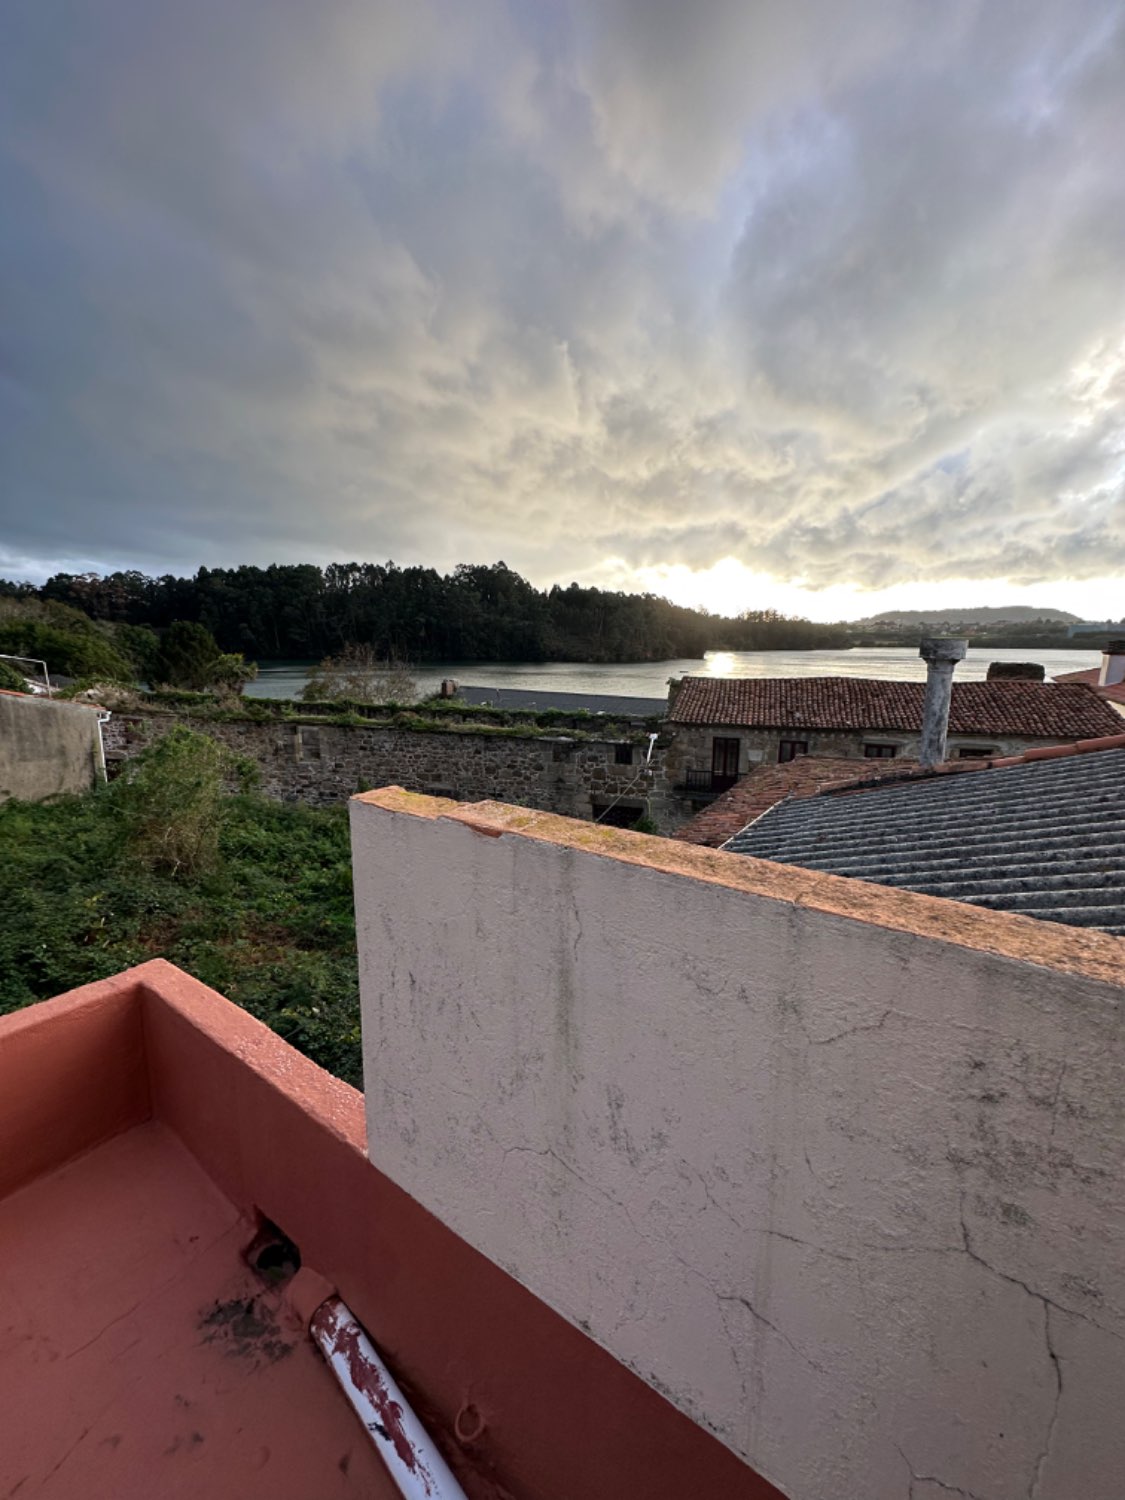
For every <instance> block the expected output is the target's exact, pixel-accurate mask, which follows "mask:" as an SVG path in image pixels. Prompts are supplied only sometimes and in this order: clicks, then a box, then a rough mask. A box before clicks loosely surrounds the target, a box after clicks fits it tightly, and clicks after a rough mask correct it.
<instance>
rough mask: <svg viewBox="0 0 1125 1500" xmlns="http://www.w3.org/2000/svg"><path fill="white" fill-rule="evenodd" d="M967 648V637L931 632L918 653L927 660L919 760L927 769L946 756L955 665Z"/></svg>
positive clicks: (940, 761)
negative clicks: (960, 637) (952, 636)
mask: <svg viewBox="0 0 1125 1500" xmlns="http://www.w3.org/2000/svg"><path fill="white" fill-rule="evenodd" d="M968 649H969V643H968V641H965V640H957V639H954V638H950V637H948V636H931V637H930V638H929V639H928V640H924V641H923V642H922V643H921V645H920V646H919V648H918V655H919V656H920V657H921V658H922V660H923V661H924V662H925V663H926V700H925V702H924V704H923V705H922V738H921V743H920V745H919V750H918V760H919V762H920V763H921V765H922V766H924V767H925V768H926V769H928V770H929V769H932V768H933V767H934V766H940V765H941V763H942V761H943V760H944V759H945V738H946V734H947V733H948V731H949V700H950V696H951V694H952V692H953V668H954V667H955V666H956V665H957V663H958V662H959V661H963V660H964V657H965V652H966V651H967V650H968Z"/></svg>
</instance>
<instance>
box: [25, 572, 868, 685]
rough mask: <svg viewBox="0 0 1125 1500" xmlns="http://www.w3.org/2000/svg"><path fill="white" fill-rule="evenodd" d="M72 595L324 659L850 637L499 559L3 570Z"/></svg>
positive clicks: (233, 648) (602, 651) (101, 613)
mask: <svg viewBox="0 0 1125 1500" xmlns="http://www.w3.org/2000/svg"><path fill="white" fill-rule="evenodd" d="M5 597H6V598H8V599H11V600H23V601H31V600H38V601H40V602H41V603H44V604H56V605H65V606H69V607H70V608H72V609H76V610H79V611H81V612H82V614H84V615H85V616H86V617H87V618H89V619H90V620H92V621H97V622H104V623H105V624H107V625H112V626H114V627H118V628H121V627H147V628H148V629H150V630H153V631H156V632H158V633H163V632H164V631H166V630H167V629H168V628H169V627H170V626H171V625H173V624H174V623H176V622H189V623H193V624H198V625H200V626H202V627H203V628H204V629H206V630H207V631H209V632H210V633H211V635H212V636H213V637H214V639H215V641H216V642H217V643H218V647H219V649H220V650H221V651H223V652H229V653H236V654H241V655H243V656H245V657H247V658H249V659H254V660H280V659H284V658H291V659H296V660H318V659H320V658H322V657H326V656H331V655H333V654H335V653H337V652H339V651H341V650H342V649H343V648H344V647H345V646H348V645H350V644H354V643H363V644H365V645H369V646H371V647H372V648H373V649H374V650H375V651H376V652H377V653H378V655H379V656H381V657H383V658H385V659H388V660H406V661H411V662H415V663H419V664H420V663H424V662H432V661H481V662H486V661H602V662H610V661H662V660H666V659H669V658H673V657H700V656H702V655H703V653H704V652H705V651H710V650H727V651H752V650H795V649H796V650H800V649H810V650H811V649H815V648H818V647H825V648H831V647H835V646H840V645H845V644H847V639H848V635H847V631H846V630H845V629H844V628H843V627H841V626H836V625H818V624H814V623H813V622H812V621H809V620H804V619H798V618H793V617H789V616H785V615H781V614H779V613H777V612H776V611H774V610H747V611H745V612H744V613H742V614H740V615H738V616H735V617H729V616H722V615H716V614H711V613H709V612H707V611H705V610H697V609H688V608H686V607H684V606H683V605H677V604H672V603H671V602H670V601H669V600H667V599H663V598H660V597H659V596H657V595H655V594H626V593H618V592H613V591H610V590H606V589H597V588H583V587H581V586H580V585H578V584H577V583H572V584H570V585H569V586H567V587H565V588H563V587H560V586H557V585H556V586H555V587H553V588H550V589H545V590H544V589H537V588H535V587H533V586H532V585H531V584H530V583H528V581H527V580H526V579H525V578H522V577H521V576H520V575H519V574H518V573H516V572H514V571H513V570H512V569H511V568H509V567H507V566H506V564H504V563H503V562H497V563H493V564H491V565H473V564H467V563H462V564H460V565H459V566H457V567H456V568H454V569H453V571H452V572H451V573H447V574H442V573H439V572H438V571H437V570H436V569H434V568H423V567H405V568H404V567H399V566H397V565H396V564H395V563H393V562H387V563H359V562H347V563H331V564H329V565H328V566H327V567H324V568H320V567H316V566H314V565H312V564H309V563H296V564H277V563H275V564H272V565H271V566H269V567H265V568H259V567H237V568H200V569H199V570H198V572H197V573H196V574H195V575H194V576H193V577H191V578H178V577H175V576H173V575H172V574H165V575H164V576H163V577H159V578H152V577H149V576H147V575H146V574H144V573H139V572H116V573H110V574H107V575H106V576H104V577H103V576H101V575H98V574H93V573H83V574H73V573H57V574H55V575H54V577H52V578H49V579H48V580H47V582H46V583H44V584H42V585H38V586H37V585H33V584H28V583H15V582H8V581H4V580H0V599H2V598H5Z"/></svg>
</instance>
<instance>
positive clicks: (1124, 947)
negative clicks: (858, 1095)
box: [351, 786, 1125, 987]
mask: <svg viewBox="0 0 1125 1500" xmlns="http://www.w3.org/2000/svg"><path fill="white" fill-rule="evenodd" d="M351 801H352V802H353V803H357V804H360V805H362V806H365V807H370V808H372V809H374V810H375V811H376V812H382V813H391V814H396V815H399V816H408V817H415V818H420V819H425V820H429V821H434V820H444V821H447V822H452V823H460V824H462V825H463V826H465V827H466V828H469V829H472V830H473V831H474V832H476V833H478V834H480V835H484V836H486V837H489V838H504V837H518V838H527V839H532V840H534V841H536V842H537V843H545V844H552V845H554V846H555V847H558V848H564V849H573V850H575V851H576V852H579V853H582V854H592V855H595V856H597V857H600V858H603V859H611V860H616V861H617V862H618V863H619V864H623V865H632V866H639V867H641V868H643V869H648V870H652V871H654V872H656V873H660V874H663V875H672V876H678V877H680V878H682V879H687V880H697V881H703V882H706V883H707V884H710V885H718V886H723V887H726V888H727V889H728V890H732V891H741V892H742V893H744V894H745V895H748V896H755V897H760V898H762V899H764V900H768V901H780V902H783V903H785V904H787V905H790V906H802V907H807V908H808V909H809V910H811V911H819V912H823V913H825V914H826V915H830V916H838V917H844V918H847V919H849V920H851V921H855V922H865V923H867V924H868V925H870V926H873V927H880V928H883V929H885V930H888V931H893V932H908V933H912V934H914V935H915V936H917V937H923V938H930V939H933V940H935V941H938V942H946V943H955V944H957V945H958V946H960V947H962V948H969V949H975V950H977V951H978V952H984V953H991V954H995V955H996V956H998V957H1001V958H1008V959H1013V960H1015V961H1016V962H1019V963H1029V964H1035V965H1036V966H1037V967H1040V968H1047V969H1054V970H1056V971H1058V972H1060V973H1064V974H1072V975H1078V976H1081V977H1083V978H1086V979H1092V980H1097V981H1101V982H1102V983H1108V984H1114V985H1118V986H1121V987H1125V942H1123V941H1122V940H1121V939H1120V938H1116V937H1111V936H1110V935H1109V934H1107V933H1101V932H1093V931H1085V930H1083V929H1080V928H1076V927H1063V926H1061V925H1060V924H1059V923H1055V922H1040V921H1038V920H1036V919H1035V918H1034V917H1025V916H1020V915H1018V914H1016V913H1013V912H994V911H987V910H984V909H982V908H980V907H973V906H968V905H966V904H965V903H963V902H960V901H949V900H946V899H945V898H944V897H941V896H923V895H919V894H917V893H916V892H914V891H904V890H899V889H897V888H894V887H890V886H878V885H872V884H870V883H868V882H866V881H861V880H849V879H847V878H846V877H844V876H842V875H829V874H826V873H824V872H822V871H819V870H804V869H801V868H799V867H797V866H795V865H781V864H775V863H773V862H772V861H770V860H764V859H755V858H752V857H750V856H748V855H745V854H728V853H726V852H724V851H723V850H721V849H709V848H706V847H704V846H702V845H698V844H687V843H683V842H681V841H679V840H676V839H669V838H661V837H658V836H656V835H653V834H646V833H634V832H632V831H630V830H627V829H621V828H607V827H605V826H604V825H601V824H596V823H586V822H581V821H579V820H578V819H575V818H564V817H560V816H559V815H558V814H556V813H546V812H535V811H530V810H528V809H527V808H523V807H511V806H509V805H508V804H506V803H503V802H470V803H463V802H461V803H459V802H452V801H449V800H448V799H447V798H444V797H430V796H426V795H424V794H422V793H419V792H408V791H406V790H404V789H403V788H402V787H398V786H389V787H382V788H380V789H379V790H376V791H371V792H360V793H358V794H357V795H356V796H354V797H353V798H352V799H351Z"/></svg>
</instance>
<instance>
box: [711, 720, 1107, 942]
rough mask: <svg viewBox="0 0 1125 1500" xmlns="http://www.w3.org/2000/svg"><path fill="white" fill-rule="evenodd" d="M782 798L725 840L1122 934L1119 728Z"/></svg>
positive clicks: (786, 859) (783, 858)
mask: <svg viewBox="0 0 1125 1500" xmlns="http://www.w3.org/2000/svg"><path fill="white" fill-rule="evenodd" d="M957 770H958V773H959V774H955V775H950V774H948V773H943V772H940V771H939V772H937V773H928V774H927V773H922V774H921V775H919V774H918V773H914V775H912V776H908V777H907V778H905V779H904V780H903V781H901V782H900V783H899V784H897V785H889V786H888V785H883V786H876V787H873V788H871V789H870V790H865V791H863V792H861V793H860V792H857V791H855V790H854V789H851V790H845V789H843V788H834V789H831V788H830V789H829V790H827V791H824V792H821V793H820V794H819V795H817V796H812V797H805V798H801V799H793V800H789V801H786V802H783V803H781V804H779V805H777V806H775V807H774V808H772V809H771V810H769V811H768V812H766V813H765V814H764V815H763V816H762V817H760V818H759V819H758V820H757V822H755V823H752V824H750V825H749V826H748V827H746V828H744V829H743V830H742V831H741V832H740V833H738V834H736V835H735V836H734V837H733V838H732V839H730V841H729V842H728V843H727V844H726V845H725V847H726V848H727V849H728V850H729V851H730V852H732V853H735V854H748V855H752V856H754V857H755V858H758V859H768V860H773V861H775V862H776V863H778V864H786V865H800V866H801V867H802V868H804V869H807V870H824V871H827V872H828V873H830V874H833V875H846V876H850V877H851V878H853V879H856V880H864V881H870V882H873V883H875V884H878V885H890V886H900V887H904V888H905V889H907V890H911V891H918V892H920V893H922V894H923V895H930V896H945V897H948V898H949V899H951V900H955V901H965V902H968V903H969V904H971V905H973V906H984V907H988V908H990V909H992V910H994V911H1010V912H1022V913H1023V914H1024V915H1026V916H1031V917H1039V918H1041V919H1042V920H1044V921H1048V922H1063V923H1068V924H1070V925H1072V926H1076V927H1094V928H1100V929H1101V930H1102V931H1103V932H1109V933H1113V934H1116V935H1118V936H1123V935H1125V798H1123V797H1122V796H1121V788H1122V786H1123V785H1125V734H1118V735H1112V736H1107V737H1106V738H1104V739H1101V740H1094V741H1087V742H1085V743H1080V744H1077V745H1059V746H1053V747H1050V748H1043V749H1038V750H1029V751H1028V752H1027V753H1026V754H1024V755H1021V756H1009V757H1005V758H1003V759H1001V760H997V761H993V762H990V763H988V764H987V765H985V766H983V767H979V768H976V767H971V766H968V765H966V766H964V767H961V766H958V768H957Z"/></svg>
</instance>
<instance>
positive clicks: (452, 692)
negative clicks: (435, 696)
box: [441, 677, 460, 698]
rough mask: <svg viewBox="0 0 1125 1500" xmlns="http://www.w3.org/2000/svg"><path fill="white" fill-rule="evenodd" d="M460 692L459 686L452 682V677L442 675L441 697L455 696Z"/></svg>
mask: <svg viewBox="0 0 1125 1500" xmlns="http://www.w3.org/2000/svg"><path fill="white" fill-rule="evenodd" d="M459 692H460V686H459V684H458V683H456V682H454V680H453V678H452V677H443V678H442V680H441V696H442V697H443V698H456V696H457V694H458V693H459Z"/></svg>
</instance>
